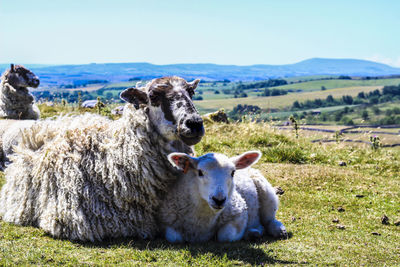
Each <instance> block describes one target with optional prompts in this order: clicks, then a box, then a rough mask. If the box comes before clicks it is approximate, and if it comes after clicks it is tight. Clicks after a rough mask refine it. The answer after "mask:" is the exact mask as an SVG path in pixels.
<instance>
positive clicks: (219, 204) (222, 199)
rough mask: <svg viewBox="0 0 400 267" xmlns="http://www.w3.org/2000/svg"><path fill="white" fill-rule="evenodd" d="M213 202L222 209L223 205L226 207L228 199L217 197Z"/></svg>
mask: <svg viewBox="0 0 400 267" xmlns="http://www.w3.org/2000/svg"><path fill="white" fill-rule="evenodd" d="M212 200H213V201H214V202H215V204H216V205H217V206H219V207H222V205H224V203H225V200H226V197H224V198H216V197H212Z"/></svg>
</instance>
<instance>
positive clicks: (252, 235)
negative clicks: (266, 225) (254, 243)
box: [246, 229, 262, 240]
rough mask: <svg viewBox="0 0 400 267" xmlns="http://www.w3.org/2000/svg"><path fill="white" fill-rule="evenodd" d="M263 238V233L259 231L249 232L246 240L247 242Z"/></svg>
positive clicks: (251, 230)
mask: <svg viewBox="0 0 400 267" xmlns="http://www.w3.org/2000/svg"><path fill="white" fill-rule="evenodd" d="M261 237H262V232H261V231H260V230H258V229H249V230H247V234H246V239H247V240H257V239H260V238H261Z"/></svg>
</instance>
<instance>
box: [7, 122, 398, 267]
mask: <svg viewBox="0 0 400 267" xmlns="http://www.w3.org/2000/svg"><path fill="white" fill-rule="evenodd" d="M251 149H259V150H260V151H262V153H263V157H262V159H261V160H260V162H259V163H258V164H257V165H256V168H258V169H260V170H261V172H262V173H263V174H264V175H265V176H266V178H267V179H268V180H269V181H270V182H271V183H272V184H273V185H274V186H280V187H281V188H282V189H283V190H284V194H283V195H282V196H280V200H281V205H280V209H279V211H278V214H277V217H278V219H280V220H281V221H282V222H283V223H284V224H285V225H286V227H287V229H288V231H289V233H290V235H289V238H288V239H285V240H273V239H270V238H268V237H264V238H263V239H262V240H259V241H257V242H245V241H241V242H238V243H234V244H220V243H216V242H214V241H212V242H207V243H205V244H197V245H190V244H182V245H171V244H168V243H167V242H165V241H163V240H161V239H157V240H154V241H138V240H133V239H124V240H110V241H107V242H104V243H98V244H87V243H75V242H70V241H67V240H57V239H53V238H51V237H50V236H48V235H47V234H45V233H44V232H43V231H41V230H40V229H36V228H33V227H21V226H15V225H12V224H8V223H5V222H1V221H0V265H61V264H65V265H114V264H121V265H137V266H143V265H147V266H149V265H151V266H153V265H154V266H232V265H264V264H278V265H292V264H294V265H302V264H307V265H340V266H342V265H354V266H360V265H368V266H371V265H375V266H377V265H379V266H382V265H388V266H393V265H399V264H400V258H399V254H400V246H399V244H400V226H396V225H395V224H394V222H395V221H397V220H400V208H399V202H400V194H399V192H400V178H399V173H400V166H399V164H398V162H399V161H400V149H379V150H377V151H374V150H372V149H370V148H369V147H357V146H352V145H348V144H343V143H340V144H336V143H334V144H311V143H310V142H309V141H308V137H303V136H302V135H300V138H299V139H296V138H294V134H293V132H292V131H278V130H276V129H275V128H273V127H270V125H269V124H255V123H241V124H229V125H226V124H207V125H206V136H205V137H204V139H203V140H202V141H201V142H200V143H199V144H198V145H196V151H197V152H198V154H203V153H205V152H210V151H217V152H222V153H225V154H228V155H230V156H233V155H237V154H238V153H241V152H244V151H246V150H251ZM340 161H344V162H346V163H347V166H346V167H340V166H339V164H338V163H339V162H340ZM2 183H4V178H3V174H2V173H1V172H0V186H1V184H2ZM339 207H342V209H339ZM384 214H385V215H387V216H388V217H389V219H390V220H389V222H390V224H389V225H384V224H382V223H381V217H382V216H383V215H384Z"/></svg>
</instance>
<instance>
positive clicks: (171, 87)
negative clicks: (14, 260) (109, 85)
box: [0, 77, 204, 242]
mask: <svg viewBox="0 0 400 267" xmlns="http://www.w3.org/2000/svg"><path fill="white" fill-rule="evenodd" d="M198 82H199V80H195V81H193V82H190V83H188V82H186V81H185V80H184V79H182V78H179V77H165V78H159V79H155V80H153V81H151V82H149V83H148V84H147V85H146V86H145V87H141V88H128V89H126V90H124V91H123V92H122V93H121V94H120V97H121V98H122V99H123V100H125V101H126V102H128V103H127V104H126V105H125V108H124V113H123V115H122V117H121V118H120V119H118V120H115V121H112V120H110V119H108V118H105V117H102V116H100V115H96V114H83V115H78V116H75V117H62V118H59V119H56V120H55V121H44V122H43V123H35V124H33V125H32V126H31V127H29V128H26V129H24V130H23V132H22V139H21V141H20V142H19V143H18V145H17V146H14V149H15V153H13V154H12V155H11V156H10V158H11V161H12V162H11V164H10V165H9V166H8V167H7V169H6V171H5V178H6V183H5V185H4V186H3V188H2V189H1V192H0V216H2V219H3V220H4V221H6V222H10V223H15V224H18V225H33V226H37V227H40V228H42V229H43V230H44V231H45V232H47V233H49V234H50V235H52V236H53V237H57V238H66V239H70V240H78V241H91V242H95V241H102V240H104V239H106V238H118V237H134V238H142V239H151V238H154V237H155V235H156V234H157V232H158V230H157V223H156V219H155V218H156V217H155V216H156V210H157V209H158V206H159V204H160V199H161V198H162V195H164V194H165V192H166V190H167V189H168V186H169V184H170V183H172V182H173V181H174V180H175V179H176V178H177V177H178V176H179V173H177V170H176V169H175V168H174V167H173V166H171V165H170V164H169V162H168V159H167V155H168V154H169V153H171V152H176V151H179V152H185V153H193V149H192V146H193V145H194V144H196V143H198V142H199V141H200V140H201V138H202V137H203V135H204V127H203V121H202V120H201V117H200V115H199V114H198V112H197V110H196V108H195V107H194V105H193V102H192V96H193V94H194V90H195V88H196V86H197V84H198Z"/></svg>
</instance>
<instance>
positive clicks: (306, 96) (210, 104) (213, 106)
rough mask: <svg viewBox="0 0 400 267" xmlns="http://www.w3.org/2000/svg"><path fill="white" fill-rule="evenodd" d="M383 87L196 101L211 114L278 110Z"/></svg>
mask: <svg viewBox="0 0 400 267" xmlns="http://www.w3.org/2000/svg"><path fill="white" fill-rule="evenodd" d="M381 88H382V86H357V87H344V88H335V89H329V90H325V91H321V90H320V91H314V92H304V93H290V94H287V95H281V96H271V97H255V96H253V97H251V96H250V97H246V98H230V99H216V100H202V101H195V104H196V107H198V108H199V110H200V111H203V112H210V111H215V110H218V109H220V108H225V109H227V110H231V109H232V108H233V107H235V106H236V105H238V104H248V105H257V106H259V107H261V108H264V109H268V108H271V109H276V108H284V107H288V106H291V105H292V104H293V102H294V101H296V100H298V101H300V102H302V101H305V100H312V99H316V98H326V97H327V96H328V95H332V96H333V97H336V98H337V97H341V96H342V95H351V96H357V94H358V93H359V92H370V91H373V90H376V89H381Z"/></svg>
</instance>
